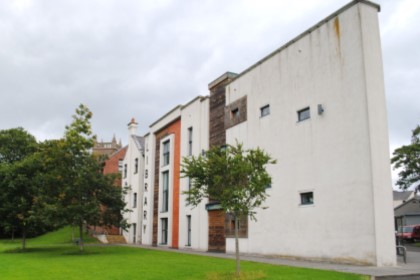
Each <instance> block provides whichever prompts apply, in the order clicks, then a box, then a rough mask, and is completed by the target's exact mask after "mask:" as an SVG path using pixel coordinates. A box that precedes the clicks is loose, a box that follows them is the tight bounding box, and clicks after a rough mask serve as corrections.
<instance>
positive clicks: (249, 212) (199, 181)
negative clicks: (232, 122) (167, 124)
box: [181, 143, 276, 275]
mask: <svg viewBox="0 0 420 280" xmlns="http://www.w3.org/2000/svg"><path fill="white" fill-rule="evenodd" d="M275 163H276V161H275V160H273V159H272V158H271V157H270V156H269V155H268V154H267V153H266V152H264V151H263V150H261V149H260V148H257V149H249V150H245V149H244V148H243V145H242V144H239V143H237V144H236V146H231V145H227V146H226V147H225V148H220V147H213V148H211V149H210V150H209V151H208V152H207V153H206V155H205V156H201V155H199V156H198V157H194V156H193V157H185V158H183V162H182V169H181V173H182V174H183V177H188V178H190V180H191V183H192V188H191V190H189V191H186V192H184V193H185V194H187V205H191V206H193V207H195V206H197V205H199V204H200V203H201V201H202V200H203V199H204V198H208V199H212V200H216V201H218V203H220V207H221V208H222V209H223V210H224V211H225V212H226V213H231V214H232V215H233V216H234V219H235V253H236V274H237V275H239V274H240V259H239V239H238V228H239V223H238V220H239V217H241V216H250V218H251V219H255V214H256V212H255V209H256V208H259V207H261V205H262V203H263V202H264V201H265V199H266V198H267V194H266V192H265V190H266V187H267V186H269V185H270V184H271V176H270V175H269V174H268V172H267V170H266V167H267V165H268V164H275Z"/></svg>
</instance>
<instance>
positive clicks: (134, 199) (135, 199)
mask: <svg viewBox="0 0 420 280" xmlns="http://www.w3.org/2000/svg"><path fill="white" fill-rule="evenodd" d="M136 207H137V193H134V194H133V208H136Z"/></svg>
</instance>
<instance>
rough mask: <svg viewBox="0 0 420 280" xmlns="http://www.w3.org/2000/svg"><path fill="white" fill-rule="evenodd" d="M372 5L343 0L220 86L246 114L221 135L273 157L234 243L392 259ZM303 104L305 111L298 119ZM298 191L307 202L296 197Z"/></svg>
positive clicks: (289, 252) (383, 261) (346, 258)
mask: <svg viewBox="0 0 420 280" xmlns="http://www.w3.org/2000/svg"><path fill="white" fill-rule="evenodd" d="M377 12H378V7H377V6H375V5H372V4H371V3H365V1H360V2H359V3H351V5H349V6H347V7H346V8H345V9H343V10H341V11H340V12H339V13H337V14H335V15H333V16H331V17H330V18H328V19H327V20H326V21H323V22H321V23H319V24H318V25H317V26H315V27H314V28H312V29H311V30H310V31H309V32H306V33H304V34H302V35H301V36H299V37H298V38H297V39H296V40H294V41H292V42H291V43H290V44H288V45H286V46H285V47H283V48H281V49H279V50H278V51H276V52H275V53H273V54H272V55H271V56H269V57H268V58H267V59H265V60H262V61H261V62H259V63H258V64H257V65H254V66H253V67H251V68H250V69H248V70H246V71H245V72H244V73H243V74H240V75H239V76H238V77H237V78H236V79H235V80H234V81H233V82H231V83H230V84H229V85H228V86H227V90H226V92H227V93H226V105H229V104H230V103H232V102H234V101H235V100H237V99H239V98H241V97H243V96H246V98H247V121H246V122H243V123H241V124H238V125H236V126H234V127H232V128H230V129H228V130H227V132H226V142H227V143H229V144H234V143H235V141H236V140H238V141H239V142H243V143H244V145H245V147H248V148H254V147H260V148H263V149H264V150H266V151H267V152H268V153H269V154H270V155H271V156H272V157H273V158H275V159H277V161H278V162H277V164H276V165H275V166H272V167H270V172H271V174H272V176H273V184H272V188H270V189H268V190H267V191H268V193H269V195H270V197H269V198H268V200H267V202H266V205H267V206H268V207H269V208H268V209H267V210H264V211H258V214H257V218H258V221H257V222H252V221H250V222H249V232H248V238H247V239H241V240H240V241H241V242H240V246H241V251H242V252H248V253H260V254H270V255H282V256H290V257H303V258H309V259H321V260H328V261H334V262H350V263H360V264H375V265H378V266H387V265H395V264H396V257H395V240H394V235H393V214H392V208H393V207H392V185H391V175H390V164H389V158H388V155H389V154H388V147H389V146H388V132H387V117H386V106H385V94H384V81H383V73H382V71H383V70H382V60H381V46H380V38H379V27H378V19H377ZM266 105H269V108H270V109H269V111H270V113H269V115H266V116H264V117H261V115H260V114H261V108H262V107H264V106H266ZM305 108H309V110H310V118H308V119H305V120H302V121H299V120H298V114H299V113H298V112H299V111H300V110H302V109H305ZM318 108H320V111H319V112H318ZM301 193H312V195H313V204H309V205H301ZM233 250H234V242H233V240H231V239H228V240H227V251H230V252H233Z"/></svg>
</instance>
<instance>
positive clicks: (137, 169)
mask: <svg viewBox="0 0 420 280" xmlns="http://www.w3.org/2000/svg"><path fill="white" fill-rule="evenodd" d="M137 172H139V159H138V158H136V159H135V160H134V173H137Z"/></svg>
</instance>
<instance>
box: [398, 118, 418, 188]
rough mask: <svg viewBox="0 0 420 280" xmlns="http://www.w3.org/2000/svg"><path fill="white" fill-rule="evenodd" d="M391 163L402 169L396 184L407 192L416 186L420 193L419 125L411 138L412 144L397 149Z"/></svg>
mask: <svg viewBox="0 0 420 280" xmlns="http://www.w3.org/2000/svg"><path fill="white" fill-rule="evenodd" d="M391 163H392V164H393V165H394V169H400V172H399V173H398V176H399V179H398V181H397V182H396V184H397V185H398V186H399V187H400V189H403V190H406V189H408V188H410V187H412V186H414V188H415V190H417V191H420V126H419V125H418V126H417V127H416V128H415V129H414V130H413V131H412V136H411V144H410V145H404V146H402V147H400V148H398V149H395V151H394V153H393V157H392V158H391Z"/></svg>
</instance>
